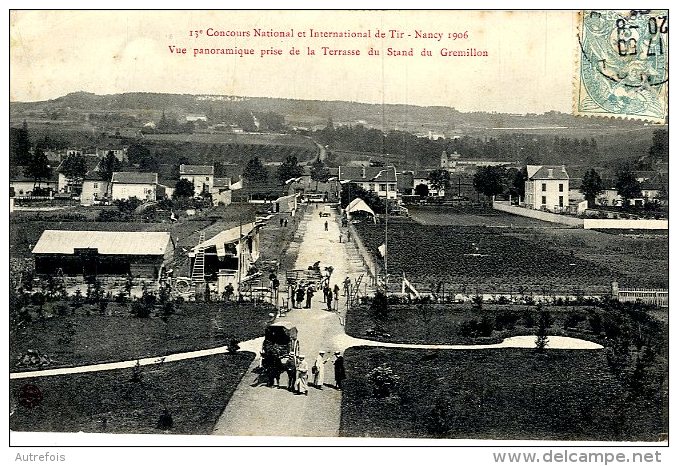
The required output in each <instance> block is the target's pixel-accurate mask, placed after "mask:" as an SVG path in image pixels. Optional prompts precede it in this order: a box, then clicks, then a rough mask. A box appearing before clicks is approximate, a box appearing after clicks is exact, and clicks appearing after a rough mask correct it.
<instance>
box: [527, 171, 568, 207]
mask: <svg viewBox="0 0 678 466" xmlns="http://www.w3.org/2000/svg"><path fill="white" fill-rule="evenodd" d="M569 191H570V177H569V175H568V174H567V171H566V170H565V166H564V165H528V166H527V181H525V206H526V207H528V208H530V209H539V210H549V211H552V212H561V211H566V210H567V207H568V205H569V203H570V199H569Z"/></svg>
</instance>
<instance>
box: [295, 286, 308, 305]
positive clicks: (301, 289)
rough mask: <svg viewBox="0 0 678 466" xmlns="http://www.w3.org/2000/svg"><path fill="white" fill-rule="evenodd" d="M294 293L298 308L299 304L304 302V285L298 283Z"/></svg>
mask: <svg viewBox="0 0 678 466" xmlns="http://www.w3.org/2000/svg"><path fill="white" fill-rule="evenodd" d="M295 293H296V298H297V306H296V307H298V308H300V307H301V303H302V302H303V301H304V295H305V294H306V290H304V285H303V283H299V285H298V286H297V291H296V292H295Z"/></svg>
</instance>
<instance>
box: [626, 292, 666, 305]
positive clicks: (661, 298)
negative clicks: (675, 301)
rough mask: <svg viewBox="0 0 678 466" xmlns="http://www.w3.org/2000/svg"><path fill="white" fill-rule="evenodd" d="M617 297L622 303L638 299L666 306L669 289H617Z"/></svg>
mask: <svg viewBox="0 0 678 466" xmlns="http://www.w3.org/2000/svg"><path fill="white" fill-rule="evenodd" d="M618 299H619V301H620V302H623V303H635V302H636V301H640V302H642V303H645V304H654V305H655V306H659V307H668V305H669V290H652V289H647V288H628V289H623V288H620V289H619V296H618Z"/></svg>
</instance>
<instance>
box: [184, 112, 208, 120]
mask: <svg viewBox="0 0 678 466" xmlns="http://www.w3.org/2000/svg"><path fill="white" fill-rule="evenodd" d="M186 121H207V116H206V115H203V114H202V113H189V114H188V115H186Z"/></svg>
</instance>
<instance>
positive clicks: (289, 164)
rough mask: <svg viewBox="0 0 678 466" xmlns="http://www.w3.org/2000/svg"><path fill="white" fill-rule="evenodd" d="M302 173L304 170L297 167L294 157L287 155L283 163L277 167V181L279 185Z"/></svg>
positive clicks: (297, 163)
mask: <svg viewBox="0 0 678 466" xmlns="http://www.w3.org/2000/svg"><path fill="white" fill-rule="evenodd" d="M303 173H304V170H303V169H302V168H301V167H300V166H299V161H298V160H297V158H296V157H295V156H294V155H288V156H287V157H286V158H285V160H284V161H283V163H282V164H281V165H280V166H279V167H278V180H279V181H280V182H281V183H284V182H285V181H287V180H289V179H290V178H297V177H299V176H301V175H302V174H303Z"/></svg>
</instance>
